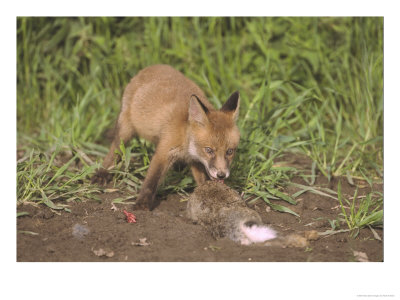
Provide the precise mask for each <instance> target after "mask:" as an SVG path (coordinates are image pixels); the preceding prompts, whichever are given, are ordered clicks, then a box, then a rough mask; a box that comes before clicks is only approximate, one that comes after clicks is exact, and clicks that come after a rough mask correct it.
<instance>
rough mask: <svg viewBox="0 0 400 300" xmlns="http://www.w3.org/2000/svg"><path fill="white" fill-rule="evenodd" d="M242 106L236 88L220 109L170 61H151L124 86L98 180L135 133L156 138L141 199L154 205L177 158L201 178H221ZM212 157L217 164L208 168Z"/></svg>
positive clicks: (226, 172)
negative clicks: (121, 143) (122, 146)
mask: <svg viewBox="0 0 400 300" xmlns="http://www.w3.org/2000/svg"><path fill="white" fill-rule="evenodd" d="M238 111H239V94H238V93H237V92H236V93H234V94H233V95H232V96H231V97H230V98H229V100H228V101H227V103H225V105H224V106H223V107H222V108H221V110H215V109H214V108H213V106H212V105H211V104H210V102H209V101H208V100H207V98H206V96H205V95H204V93H203V91H202V90H201V89H200V88H199V87H198V86H197V85H196V84H195V83H194V82H192V81H191V80H189V79H188V78H186V77H185V76H184V75H183V74H182V73H180V72H179V71H177V70H175V69H173V68H172V67H170V66H168V65H154V66H150V67H147V68H145V69H143V70H142V71H140V72H139V73H138V74H137V75H136V76H135V77H133V78H132V79H131V81H130V83H129V84H128V86H127V87H126V89H125V91H124V94H123V97H122V104H121V112H120V114H119V117H118V121H117V124H116V133H115V137H114V140H113V142H112V144H111V147H110V151H109V153H108V154H107V156H106V157H105V159H104V162H103V169H101V170H99V171H98V173H97V174H96V176H95V181H103V180H104V179H106V178H107V177H108V172H107V170H108V169H110V168H112V167H113V165H114V161H115V159H116V154H115V151H116V150H117V149H118V148H119V145H120V142H121V141H123V142H124V143H126V142H127V141H129V139H131V138H132V137H134V136H140V137H143V138H145V139H146V140H149V141H151V142H153V143H155V144H156V151H155V153H154V156H153V158H152V160H151V163H150V166H149V170H148V171H147V175H146V178H145V180H144V182H143V185H142V189H141V191H140V193H139V196H138V199H137V201H136V203H137V204H140V205H142V206H148V207H150V208H151V209H152V208H153V207H154V196H155V193H156V190H157V187H158V185H159V183H160V181H161V180H162V179H163V177H164V175H165V173H166V172H167V171H168V169H169V168H170V166H171V165H172V164H173V163H174V162H176V161H177V160H181V161H184V162H186V163H189V164H191V169H192V173H193V176H194V178H195V180H196V183H197V184H200V183H203V182H204V181H205V180H206V179H207V174H208V177H211V179H217V178H216V177H217V176H216V175H215V174H217V173H216V172H218V178H219V179H221V178H222V177H224V178H225V177H228V176H229V169H228V167H229V164H230V162H231V161H232V159H233V156H234V150H235V149H236V147H237V145H238V143H239V136H240V134H239V130H238V128H237V127H236V124H235V121H236V119H237V116H238ZM205 147H210V148H212V150H213V153H208V152H206V151H205ZM227 149H232V153H230V152H231V150H229V155H228V154H227V153H228V152H227ZM211 161H213V169H211V167H210V168H208V166H209V163H210V162H211ZM205 164H207V167H205ZM216 170H217V171H216ZM222 179H223V178H222Z"/></svg>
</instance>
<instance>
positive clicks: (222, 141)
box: [189, 92, 240, 181]
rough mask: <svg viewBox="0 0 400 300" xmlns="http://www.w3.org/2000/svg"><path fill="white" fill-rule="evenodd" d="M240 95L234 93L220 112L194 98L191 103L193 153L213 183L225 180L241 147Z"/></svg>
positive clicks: (190, 125)
mask: <svg viewBox="0 0 400 300" xmlns="http://www.w3.org/2000/svg"><path fill="white" fill-rule="evenodd" d="M239 102H240V99H239V92H234V93H233V94H232V95H231V96H230V97H229V99H228V100H227V101H226V102H225V104H224V105H223V106H222V107H221V109H220V110H214V109H209V108H207V107H206V106H205V105H204V104H203V103H202V102H201V100H200V99H199V98H198V97H197V96H196V95H192V96H191V98H190V104H189V154H190V156H191V158H192V159H194V160H197V161H200V162H201V163H202V164H203V165H204V168H205V170H206V172H207V174H208V176H209V177H210V179H212V180H220V181H223V180H224V179H225V178H228V176H229V173H230V172H229V166H230V164H231V162H232V160H233V157H234V156H235V152H236V148H237V146H238V144H239V139H240V132H239V129H238V127H237V126H236V120H237V118H238V115H239Z"/></svg>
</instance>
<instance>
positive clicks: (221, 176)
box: [217, 172, 226, 179]
mask: <svg viewBox="0 0 400 300" xmlns="http://www.w3.org/2000/svg"><path fill="white" fill-rule="evenodd" d="M225 176H226V174H225V173H224V172H218V173H217V177H218V179H224V178H225Z"/></svg>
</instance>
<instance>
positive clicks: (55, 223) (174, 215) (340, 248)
mask: <svg viewBox="0 0 400 300" xmlns="http://www.w3.org/2000/svg"><path fill="white" fill-rule="evenodd" d="M293 181H294V182H297V183H301V184H306V183H305V182H304V181H303V180H302V179H301V178H294V180H293ZM337 183H338V179H334V180H332V181H331V182H330V183H328V181H327V180H326V179H325V178H322V177H319V178H318V179H317V181H316V183H315V186H320V187H329V188H331V189H334V190H336V188H337ZM356 184H357V183H356ZM358 184H359V185H361V186H365V187H363V188H359V195H364V194H365V193H367V192H368V191H369V187H366V184H365V183H363V182H359V183H358ZM341 185H342V193H343V194H344V195H345V196H346V197H347V198H351V197H352V196H353V194H354V190H355V187H352V186H350V185H349V184H348V183H347V182H346V180H343V179H342V180H341ZM375 188H376V187H375ZM378 189H379V190H382V186H378ZM297 190H298V189H296V188H293V187H288V188H287V189H286V190H285V191H284V192H287V193H289V194H293V193H294V192H296V191H297ZM117 197H121V193H119V192H118V191H116V192H113V193H104V194H102V195H101V198H102V202H101V203H99V202H96V201H88V202H86V203H70V209H71V213H68V212H66V211H62V212H54V211H52V210H51V209H49V208H47V207H43V206H41V207H40V208H37V207H34V206H32V205H30V204H28V205H21V206H19V207H18V208H17V210H18V211H19V212H22V211H23V212H28V213H29V215H26V216H22V217H19V218H17V261H19V262H23V261H66V262H72V261H135V262H141V261H151V262H159V261H163V262H176V261H202V262H205V261H212V262H214V261H230V262H238V261H246V262H250V261H283V262H287V261H345V262H347V261H365V260H367V261H378V262H380V261H383V230H382V229H375V231H376V233H377V234H378V235H379V237H380V238H381V239H382V240H381V241H380V240H378V239H377V238H376V237H374V235H373V233H372V231H371V230H370V229H368V228H367V229H363V230H361V231H360V234H359V235H358V237H357V238H355V239H354V238H351V237H350V236H349V233H348V232H345V233H337V234H334V235H329V236H319V237H318V238H317V239H310V240H309V241H308V245H295V244H293V245H278V244H275V245H274V244H272V245H269V246H266V245H262V244H257V245H254V244H253V245H250V246H243V245H240V244H237V243H234V242H233V241H231V240H229V239H227V238H223V239H219V240H215V239H214V238H213V237H212V236H211V234H210V232H208V231H207V230H206V229H205V228H203V227H202V226H200V225H196V224H193V223H192V222H191V221H190V220H189V219H187V218H186V213H185V212H186V202H185V201H183V200H185V199H182V198H181V197H180V196H179V195H176V194H173V195H169V196H168V197H167V198H166V199H162V200H161V203H160V205H159V206H158V207H157V208H156V209H154V210H153V211H132V206H131V205H126V204H115V207H116V208H117V210H115V209H112V206H113V205H112V200H113V199H115V198H117ZM297 201H298V204H297V205H296V206H293V205H290V204H287V203H286V202H283V201H281V202H279V204H282V205H286V206H288V207H290V208H291V209H292V210H293V211H295V212H296V213H298V214H299V215H300V218H297V217H295V216H293V215H291V214H288V213H279V212H275V211H272V210H269V209H268V208H267V205H266V204H265V203H263V202H262V201H261V200H260V201H259V202H257V203H256V204H255V205H254V206H253V208H254V209H255V210H256V211H257V212H258V213H259V214H260V215H261V217H262V219H263V221H264V223H266V224H269V225H270V226H271V227H272V228H274V229H275V230H276V231H278V232H279V234H280V235H281V236H287V235H290V234H296V235H297V236H299V237H303V236H304V234H305V232H309V231H312V230H315V231H317V232H319V233H321V232H325V231H327V230H329V229H331V226H330V224H329V222H328V219H330V220H334V219H335V218H336V217H337V216H338V214H339V212H340V208H339V206H338V204H339V203H338V201H337V200H334V199H331V198H328V197H324V196H320V195H316V194H313V193H310V192H306V193H304V194H302V195H301V196H300V197H299V198H298V199H297ZM124 209H126V210H128V211H130V212H133V213H134V214H135V216H136V220H137V222H136V223H127V221H126V217H125V215H124V213H123V210H124ZM342 228H345V227H343V226H342Z"/></svg>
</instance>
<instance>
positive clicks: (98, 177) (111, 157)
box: [92, 115, 135, 184]
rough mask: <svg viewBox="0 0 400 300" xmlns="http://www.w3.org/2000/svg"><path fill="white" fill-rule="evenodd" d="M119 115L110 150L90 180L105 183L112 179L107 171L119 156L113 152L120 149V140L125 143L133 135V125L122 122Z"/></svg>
mask: <svg viewBox="0 0 400 300" xmlns="http://www.w3.org/2000/svg"><path fill="white" fill-rule="evenodd" d="M121 117H122V115H120V117H119V118H118V122H117V124H116V126H115V136H114V139H113V141H112V143H111V147H110V150H109V151H108V154H107V155H106V157H105V158H104V160H103V165H102V167H101V168H100V169H99V170H98V171H97V172H96V174H95V175H94V177H93V178H92V182H96V183H100V184H106V183H107V182H109V181H110V180H111V179H112V176H111V174H110V173H109V172H108V170H109V169H111V168H112V167H113V166H114V162H115V161H117V160H119V156H118V155H117V154H116V153H115V151H116V150H119V149H120V148H119V146H120V143H121V141H122V142H123V143H124V144H125V143H127V142H128V141H129V140H130V139H131V138H132V137H133V136H134V135H135V129H134V128H133V126H129V123H128V122H126V123H125V122H123V120H122V119H121ZM121 121H122V122H121ZM122 124H123V126H122Z"/></svg>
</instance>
